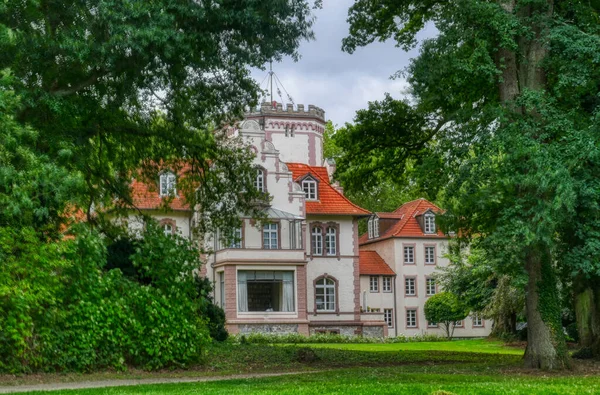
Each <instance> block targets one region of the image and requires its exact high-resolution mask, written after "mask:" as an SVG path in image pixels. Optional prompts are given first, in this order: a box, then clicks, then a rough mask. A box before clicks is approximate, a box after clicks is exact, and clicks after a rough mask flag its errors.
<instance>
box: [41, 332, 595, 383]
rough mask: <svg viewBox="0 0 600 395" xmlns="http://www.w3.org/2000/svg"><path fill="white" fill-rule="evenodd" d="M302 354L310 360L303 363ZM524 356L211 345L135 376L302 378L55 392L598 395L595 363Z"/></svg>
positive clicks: (404, 346) (420, 346) (421, 347)
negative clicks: (537, 363)
mask: <svg viewBox="0 0 600 395" xmlns="http://www.w3.org/2000/svg"><path fill="white" fill-rule="evenodd" d="M311 350H312V351H311ZM307 354H308V355H309V356H310V357H311V358H309V359H306V355H307ZM522 354H523V350H522V349H519V348H513V347H506V346H504V345H503V344H502V343H500V342H494V341H488V340H458V341H452V342H431V343H426V342H423V343H397V344H311V345H306V344H298V345H266V344H228V343H225V344H219V345H215V346H213V347H211V349H210V350H209V353H208V356H207V360H206V362H205V364H204V365H202V366H198V367H194V368H192V369H190V370H185V371H181V370H180V371H175V372H158V373H147V374H144V375H143V377H140V378H144V377H145V378H148V377H156V378H160V377H174V376H175V377H176V376H214V375H221V374H239V373H254V372H269V373H273V372H285V371H288V372H289V371H304V372H306V373H304V374H294V375H286V376H280V377H269V378H260V379H258V378H257V379H243V380H242V379H236V380H226V381H219V382H205V383H186V384H157V385H141V386H136V387H114V388H103V389H90V390H72V391H59V392H53V394H57V395H58V394H63V395H74V394H82V395H98V394H114V395H126V394H167V395H176V394H213V393H215V394H244V395H247V394H324V393H337V394H436V392H437V391H442V390H443V391H448V392H446V393H444V392H439V395H442V394H449V393H454V394H591V393H600V375H599V373H600V364H599V363H592V362H589V363H585V364H584V365H582V367H583V368H584V369H582V370H579V371H577V370H576V371H573V372H561V373H552V374H546V373H543V372H542V373H540V372H532V371H528V370H525V369H523V368H522V363H523V361H522ZM124 376H127V374H124ZM82 378H83V379H85V376H83V377H82ZM108 378H109V377H106V378H105V379H108ZM114 378H116V377H114ZM122 378H127V377H122ZM38 379H39V378H38ZM78 381H81V380H78ZM39 394H41V393H39Z"/></svg>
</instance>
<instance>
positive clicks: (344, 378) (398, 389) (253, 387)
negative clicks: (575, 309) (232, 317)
mask: <svg viewBox="0 0 600 395" xmlns="http://www.w3.org/2000/svg"><path fill="white" fill-rule="evenodd" d="M440 368H441V367H439V366H438V367H430V368H427V367H426V368H422V369H419V370H416V369H413V368H408V367H380V368H352V369H341V370H336V371H329V372H323V373H316V374H305V375H290V376H281V377H269V378H262V379H243V380H228V381H220V382H208V383H187V384H159V385H142V386H136V387H120V388H107V389H90V390H78V391H59V392H57V393H55V394H62V395H73V394H75V393H76V394H81V395H99V394H110V395H129V394H132V395H133V394H145V395H150V394H167V395H168V394H173V395H175V394H177V395H187V394H213V393H222V394H301V395H302V394H323V393H338V394H436V393H437V394H448V393H453V394H561V395H562V394H593V393H598V391H599V389H598V387H599V386H600V378H599V377H540V376H514V377H511V376H507V375H500V374H481V375H473V374H460V373H458V374H457V373H452V372H450V373H448V371H447V370H446V373H442V372H441V371H442V370H444V369H440ZM441 391H447V392H441Z"/></svg>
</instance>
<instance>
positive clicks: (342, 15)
mask: <svg viewBox="0 0 600 395" xmlns="http://www.w3.org/2000/svg"><path fill="white" fill-rule="evenodd" d="M352 3H353V1H352V0H328V1H325V2H324V3H323V9H322V10H317V11H316V17H317V20H316V23H315V26H314V31H315V36H316V40H314V41H311V42H305V43H302V45H301V46H300V50H299V51H300V54H301V56H302V57H301V59H300V60H299V61H298V62H297V63H295V62H294V61H293V60H292V59H285V60H283V61H282V62H281V63H277V64H273V70H274V71H275V73H276V74H277V76H278V77H279V79H280V80H281V82H282V84H283V86H284V87H285V89H286V90H287V92H289V94H290V95H291V96H292V98H293V99H294V103H296V104H305V105H308V104H314V105H316V106H319V107H321V108H323V109H324V110H325V113H326V117H327V118H328V119H331V120H332V121H333V122H334V124H337V125H340V126H341V125H343V124H344V123H345V122H351V121H352V119H353V118H354V114H355V112H356V111H357V110H359V109H362V108H366V107H367V104H368V102H369V101H374V100H381V99H383V98H384V95H385V93H386V92H387V93H390V94H391V95H392V96H393V97H395V98H400V97H402V95H403V91H404V90H405V89H406V81H404V80H402V79H395V80H391V79H390V76H391V75H393V74H394V73H396V72H397V71H398V70H402V69H404V68H405V67H406V66H408V64H409V62H410V59H411V57H414V56H416V55H417V54H418V51H417V50H416V49H415V50H411V51H409V52H404V51H403V50H401V49H400V48H397V47H395V45H394V44H395V43H394V42H391V41H388V42H385V43H381V42H376V43H373V44H370V45H369V46H367V47H365V48H359V49H357V50H356V51H355V52H354V53H353V54H347V53H345V52H342V50H341V46H342V39H343V38H344V37H345V36H346V35H347V33H348V24H347V22H346V18H347V14H348V8H349V7H350V6H351V5H352ZM433 35H435V28H433V27H428V28H427V29H425V31H424V32H423V34H421V35H420V37H421V38H426V37H431V36H433ZM252 74H253V76H254V78H255V79H256V80H257V81H258V82H259V83H260V82H261V81H262V80H263V79H264V77H265V75H266V72H265V71H262V70H253V71H252ZM263 85H264V84H263ZM282 97H283V100H282V99H281V98H280V97H279V95H277V93H276V89H274V98H273V99H274V100H276V101H278V102H280V101H283V102H284V103H287V102H288V100H287V98H286V95H285V92H283V90H282Z"/></svg>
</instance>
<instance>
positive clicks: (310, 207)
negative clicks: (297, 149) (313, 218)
mask: <svg viewBox="0 0 600 395" xmlns="http://www.w3.org/2000/svg"><path fill="white" fill-rule="evenodd" d="M286 164H287V166H288V169H290V171H291V172H292V175H293V177H294V180H295V181H300V179H301V178H303V177H304V176H306V175H308V174H310V175H311V176H312V177H313V178H314V179H315V180H316V181H318V184H319V187H318V189H319V190H318V196H317V198H318V200H316V201H310V200H307V201H306V214H330V215H331V214H335V215H357V216H364V215H369V214H370V212H369V211H367V210H365V209H363V208H361V207H359V206H357V205H356V204H354V203H352V202H351V201H350V200H348V199H347V198H346V197H345V196H344V195H342V194H341V193H340V192H339V191H338V190H336V189H335V188H334V187H333V186H331V184H330V182H329V175H328V174H327V169H326V168H325V167H320V166H309V165H305V164H303V163H286Z"/></svg>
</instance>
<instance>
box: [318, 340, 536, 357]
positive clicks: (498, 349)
mask: <svg viewBox="0 0 600 395" xmlns="http://www.w3.org/2000/svg"><path fill="white" fill-rule="evenodd" d="M310 347H313V348H332V349H338V350H354V351H452V352H472V353H485V354H489V353H491V354H510V355H521V356H522V355H523V352H524V350H523V349H522V348H518V347H508V346H505V345H504V344H503V343H502V342H498V341H490V340H486V339H476V340H455V341H449V342H418V343H388V344H385V343H383V344H377V343H373V344H351V343H341V344H310Z"/></svg>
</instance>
